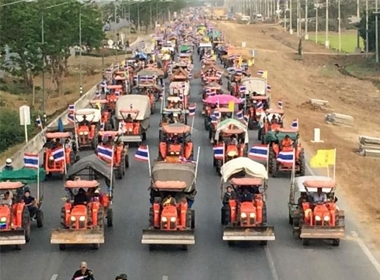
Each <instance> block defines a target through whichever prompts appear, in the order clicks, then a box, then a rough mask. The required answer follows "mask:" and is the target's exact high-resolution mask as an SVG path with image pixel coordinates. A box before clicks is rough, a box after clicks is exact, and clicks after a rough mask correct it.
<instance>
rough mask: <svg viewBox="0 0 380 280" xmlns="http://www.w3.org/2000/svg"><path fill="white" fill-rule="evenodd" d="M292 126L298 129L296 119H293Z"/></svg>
mask: <svg viewBox="0 0 380 280" xmlns="http://www.w3.org/2000/svg"><path fill="white" fill-rule="evenodd" d="M292 128H294V129H298V119H294V120H293V122H292Z"/></svg>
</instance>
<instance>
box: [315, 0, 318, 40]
mask: <svg viewBox="0 0 380 280" xmlns="http://www.w3.org/2000/svg"><path fill="white" fill-rule="evenodd" d="M314 6H315V43H316V44H317V43H318V24H319V22H318V16H319V15H318V10H319V3H315V4H314Z"/></svg>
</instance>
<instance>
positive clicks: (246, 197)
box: [240, 188, 253, 202]
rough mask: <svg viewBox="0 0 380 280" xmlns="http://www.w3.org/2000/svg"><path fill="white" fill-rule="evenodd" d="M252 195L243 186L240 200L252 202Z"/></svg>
mask: <svg viewBox="0 0 380 280" xmlns="http://www.w3.org/2000/svg"><path fill="white" fill-rule="evenodd" d="M252 200H253V197H252V194H251V193H250V192H249V190H248V189H247V188H244V190H243V194H242V195H241V197H240V202H252Z"/></svg>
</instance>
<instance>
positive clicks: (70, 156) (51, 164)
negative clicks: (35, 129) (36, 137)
mask: <svg viewBox="0 0 380 280" xmlns="http://www.w3.org/2000/svg"><path fill="white" fill-rule="evenodd" d="M45 137H46V140H47V142H46V144H45V145H44V169H45V172H46V175H47V176H51V175H52V174H54V173H55V174H62V175H64V174H66V171H67V167H68V166H70V165H72V164H74V163H75V162H76V161H78V160H79V155H77V152H76V147H75V146H76V144H75V143H70V144H72V145H65V140H66V139H68V138H69V137H70V138H72V134H71V133H70V132H48V133H46V134H45ZM57 140H59V142H57ZM62 148H63V149H64V157H61V159H59V160H57V159H55V157H56V156H57V153H58V152H59V151H60V150H62Z"/></svg>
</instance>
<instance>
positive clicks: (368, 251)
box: [351, 231, 380, 274]
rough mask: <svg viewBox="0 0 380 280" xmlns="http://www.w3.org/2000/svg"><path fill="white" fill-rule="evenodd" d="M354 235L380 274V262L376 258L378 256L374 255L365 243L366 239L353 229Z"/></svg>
mask: <svg viewBox="0 0 380 280" xmlns="http://www.w3.org/2000/svg"><path fill="white" fill-rule="evenodd" d="M351 234H352V236H353V237H354V238H355V239H356V242H357V243H358V245H359V246H360V248H361V249H362V250H363V252H364V254H365V255H366V256H367V258H368V259H369V261H370V262H371V263H372V265H373V266H374V267H375V269H376V271H377V273H379V274H380V264H379V262H378V261H377V260H376V258H375V257H374V256H373V254H372V253H371V251H370V250H369V248H368V247H367V245H365V243H364V241H363V240H362V239H361V238H360V237H359V234H358V233H357V232H356V231H351Z"/></svg>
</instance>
